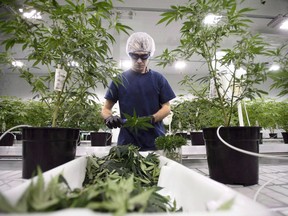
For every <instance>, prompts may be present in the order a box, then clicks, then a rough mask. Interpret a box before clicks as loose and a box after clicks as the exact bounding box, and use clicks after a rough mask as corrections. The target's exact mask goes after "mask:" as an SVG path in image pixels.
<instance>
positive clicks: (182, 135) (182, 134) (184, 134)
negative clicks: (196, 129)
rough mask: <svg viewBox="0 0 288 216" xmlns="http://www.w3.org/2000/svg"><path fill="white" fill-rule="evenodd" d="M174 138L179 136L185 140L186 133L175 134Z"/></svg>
mask: <svg viewBox="0 0 288 216" xmlns="http://www.w3.org/2000/svg"><path fill="white" fill-rule="evenodd" d="M175 135H176V136H181V137H183V138H184V139H187V133H183V132H178V133H175Z"/></svg>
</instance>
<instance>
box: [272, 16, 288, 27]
mask: <svg viewBox="0 0 288 216" xmlns="http://www.w3.org/2000/svg"><path fill="white" fill-rule="evenodd" d="M267 26H269V27H271V28H279V29H283V30H288V17H287V16H286V15H282V14H278V16H276V17H275V18H274V19H272V20H271V21H270V22H269V23H268V24H267Z"/></svg>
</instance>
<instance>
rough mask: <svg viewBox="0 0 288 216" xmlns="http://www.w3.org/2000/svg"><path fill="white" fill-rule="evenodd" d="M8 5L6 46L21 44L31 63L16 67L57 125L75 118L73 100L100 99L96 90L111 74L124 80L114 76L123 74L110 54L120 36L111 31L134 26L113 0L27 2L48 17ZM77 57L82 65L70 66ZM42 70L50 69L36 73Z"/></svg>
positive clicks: (2, 27) (3, 25) (3, 26)
mask: <svg viewBox="0 0 288 216" xmlns="http://www.w3.org/2000/svg"><path fill="white" fill-rule="evenodd" d="M3 4H5V5H4V6H5V7H7V8H9V10H7V11H9V12H8V13H9V19H2V20H1V21H0V31H1V32H2V33H3V34H4V36H7V37H6V39H5V40H4V41H3V42H2V45H3V46H4V47H5V50H6V52H7V53H10V52H11V50H13V48H15V47H16V46H17V47H18V46H20V47H21V48H22V51H23V53H24V54H26V58H27V60H28V63H29V65H32V66H28V65H25V67H22V68H17V69H16V68H15V70H18V71H19V72H20V76H21V77H22V78H23V79H25V80H26V81H27V82H28V83H29V84H30V86H31V87H32V92H34V93H38V94H39V95H40V96H41V100H42V101H44V102H45V104H46V105H47V107H48V108H49V109H50V110H52V116H51V121H52V126H53V127H55V126H63V125H65V120H66V119H70V117H69V115H70V113H66V112H64V110H70V109H71V110H72V109H73V107H69V108H67V105H68V104H69V105H71V106H74V105H76V104H77V103H78V104H79V103H82V102H83V100H82V99H83V98H87V97H89V98H91V99H95V98H97V95H96V93H94V92H95V90H96V88H97V86H98V85H103V86H104V87H107V86H108V80H109V79H112V80H113V81H114V82H115V83H118V84H119V83H120V80H119V79H116V78H115V77H117V74H118V73H119V70H118V69H117V67H116V62H115V61H113V60H112V59H111V57H110V53H111V52H110V46H111V44H113V43H114V42H115V39H114V38H113V36H112V35H111V34H110V33H109V32H111V31H114V30H115V31H117V32H118V33H120V32H126V33H127V30H130V28H129V27H128V26H125V25H122V24H121V23H119V21H118V17H117V16H116V17H115V16H113V15H112V13H111V11H112V9H113V4H112V1H104V0H103V1H94V0H86V1H75V3H74V2H72V1H70V0H65V1H64V3H62V2H61V3H58V1H57V0H27V1H25V3H24V5H23V6H24V10H29V8H34V9H36V10H37V11H38V12H40V13H41V15H42V17H44V19H26V18H25V17H24V16H22V14H21V13H20V12H19V10H18V7H17V6H15V5H14V4H13V3H11V2H9V1H5V2H4V3H3ZM10 54H11V53H10ZM72 62H74V63H75V62H77V64H78V66H73V65H71V64H72ZM56 67H57V68H61V69H64V70H65V71H66V72H67V75H66V77H65V78H64V81H63V86H62V88H61V89H59V91H54V90H52V89H51V88H50V84H51V83H54V80H55V71H56ZM42 70H44V71H47V73H42V75H37V74H36V73H35V71H36V72H37V71H42ZM67 101H69V103H67ZM83 105H84V104H83ZM74 114H75V113H72V115H74Z"/></svg>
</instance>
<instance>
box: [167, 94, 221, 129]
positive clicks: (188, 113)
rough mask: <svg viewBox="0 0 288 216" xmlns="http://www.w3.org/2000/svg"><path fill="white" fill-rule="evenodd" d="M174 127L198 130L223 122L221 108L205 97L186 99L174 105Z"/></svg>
mask: <svg viewBox="0 0 288 216" xmlns="http://www.w3.org/2000/svg"><path fill="white" fill-rule="evenodd" d="M172 111H173V113H174V115H173V120H172V129H174V130H175V129H178V128H179V126H181V127H180V128H179V129H180V130H188V131H190V130H196V131H199V130H201V129H202V128H205V127H212V126H218V125H219V124H221V115H220V112H219V109H217V108H216V107H215V106H213V105H211V103H210V102H209V101H207V99H205V98H200V99H197V98H196V99H193V100H185V101H183V102H179V103H178V104H176V105H175V106H172Z"/></svg>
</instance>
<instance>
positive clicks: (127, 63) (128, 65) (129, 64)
mask: <svg viewBox="0 0 288 216" xmlns="http://www.w3.org/2000/svg"><path fill="white" fill-rule="evenodd" d="M131 67H132V62H131V60H120V68H122V69H124V70H127V69H130V68H131Z"/></svg>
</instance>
